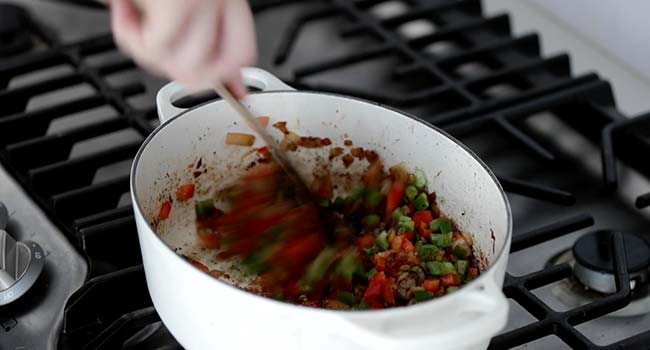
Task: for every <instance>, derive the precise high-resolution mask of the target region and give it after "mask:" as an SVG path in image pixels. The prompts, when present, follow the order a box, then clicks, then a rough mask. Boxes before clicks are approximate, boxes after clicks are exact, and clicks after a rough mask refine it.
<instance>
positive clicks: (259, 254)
mask: <svg viewBox="0 0 650 350" xmlns="http://www.w3.org/2000/svg"><path fill="white" fill-rule="evenodd" d="M272 252H273V249H272V246H267V247H265V248H263V249H260V250H258V251H256V252H254V253H253V254H251V255H249V256H248V257H246V259H244V261H242V265H243V266H244V268H245V270H246V271H245V273H246V274H249V275H258V274H260V273H262V272H264V271H266V269H267V268H268V266H267V265H266V260H267V259H268V257H269V256H270V255H271V253H272Z"/></svg>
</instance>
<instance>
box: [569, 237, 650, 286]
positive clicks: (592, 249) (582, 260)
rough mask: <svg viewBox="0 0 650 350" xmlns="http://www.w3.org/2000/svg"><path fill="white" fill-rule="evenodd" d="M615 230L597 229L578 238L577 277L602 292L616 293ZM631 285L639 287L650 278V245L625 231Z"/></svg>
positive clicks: (586, 284)
mask: <svg viewBox="0 0 650 350" xmlns="http://www.w3.org/2000/svg"><path fill="white" fill-rule="evenodd" d="M612 234H613V232H611V231H596V232H592V233H589V234H586V235H584V236H582V237H580V239H578V240H577V241H576V243H575V245H574V246H573V255H574V256H575V259H576V264H575V267H574V274H575V277H576V278H577V279H578V280H579V281H580V282H581V283H582V284H584V285H585V286H587V287H589V288H591V289H593V290H595V291H597V292H601V293H605V294H612V293H616V284H615V283H614V267H613V262H612V251H611V237H612ZM623 241H624V242H625V251H626V255H627V266H628V272H629V274H630V288H631V289H632V290H635V289H636V288H637V287H639V286H640V285H645V284H646V283H647V282H648V277H649V276H648V275H649V274H650V270H649V269H648V268H649V267H650V245H649V244H648V243H647V242H646V241H645V240H643V239H642V238H640V237H639V236H637V235H635V234H632V233H623Z"/></svg>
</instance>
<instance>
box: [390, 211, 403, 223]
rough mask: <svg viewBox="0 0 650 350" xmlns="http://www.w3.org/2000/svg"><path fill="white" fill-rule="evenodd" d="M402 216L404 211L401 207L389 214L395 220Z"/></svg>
mask: <svg viewBox="0 0 650 350" xmlns="http://www.w3.org/2000/svg"><path fill="white" fill-rule="evenodd" d="M402 216H404V211H402V208H397V209H395V210H393V212H392V213H391V214H390V217H391V219H393V220H395V221H397V220H399V218H401V217H402Z"/></svg>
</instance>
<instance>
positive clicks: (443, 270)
mask: <svg viewBox="0 0 650 350" xmlns="http://www.w3.org/2000/svg"><path fill="white" fill-rule="evenodd" d="M424 267H426V269H427V271H429V273H430V274H432V275H434V276H440V275H446V274H448V273H456V268H454V264H452V263H450V262H449V261H427V262H426V263H424Z"/></svg>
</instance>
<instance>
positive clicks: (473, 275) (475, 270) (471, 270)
mask: <svg viewBox="0 0 650 350" xmlns="http://www.w3.org/2000/svg"><path fill="white" fill-rule="evenodd" d="M467 276H469V277H470V278H471V279H474V278H476V277H478V267H476V266H472V267H470V268H468V269H467Z"/></svg>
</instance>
